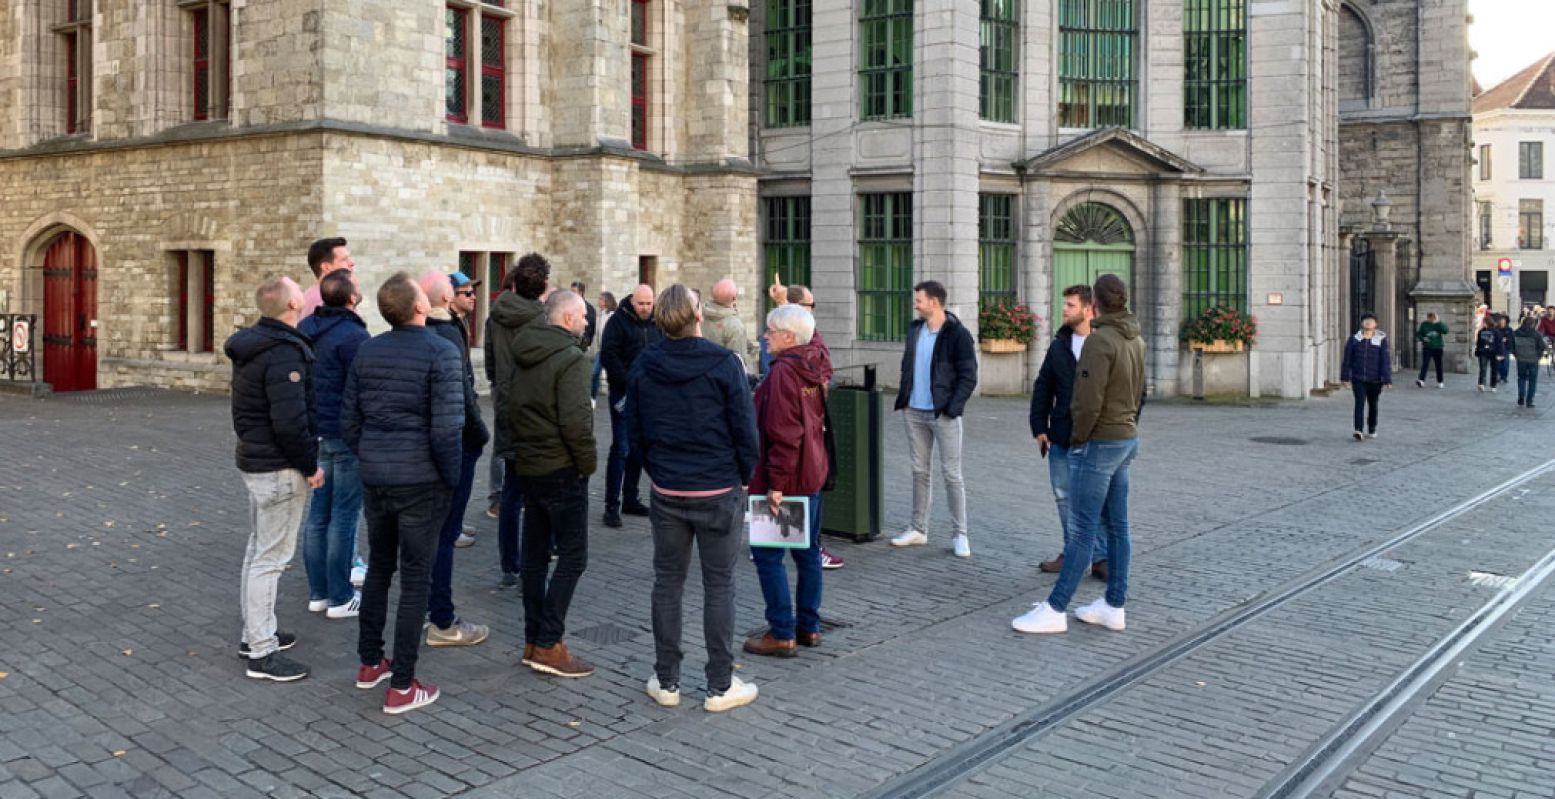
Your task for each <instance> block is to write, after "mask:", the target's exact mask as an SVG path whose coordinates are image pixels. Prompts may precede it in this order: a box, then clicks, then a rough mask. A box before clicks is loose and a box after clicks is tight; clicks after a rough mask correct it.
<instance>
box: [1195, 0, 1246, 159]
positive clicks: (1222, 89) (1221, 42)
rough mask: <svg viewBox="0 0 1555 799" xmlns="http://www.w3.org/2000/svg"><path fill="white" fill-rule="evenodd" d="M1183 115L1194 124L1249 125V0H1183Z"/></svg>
mask: <svg viewBox="0 0 1555 799" xmlns="http://www.w3.org/2000/svg"><path fill="white" fill-rule="evenodd" d="M1182 31H1183V49H1184V53H1183V116H1184V123H1185V124H1186V125H1187V126H1188V127H1190V128H1210V129H1215V130H1239V129H1242V128H1246V127H1247V0H1184V3H1183V13H1182Z"/></svg>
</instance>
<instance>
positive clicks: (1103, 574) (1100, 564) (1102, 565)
mask: <svg viewBox="0 0 1555 799" xmlns="http://www.w3.org/2000/svg"><path fill="white" fill-rule="evenodd" d="M1091 576H1092V577H1095V578H1096V579H1098V580H1106V579H1107V561H1105V560H1098V561H1096V562H1095V563H1092V564H1091Z"/></svg>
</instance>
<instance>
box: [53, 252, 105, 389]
mask: <svg viewBox="0 0 1555 799" xmlns="http://www.w3.org/2000/svg"><path fill="white" fill-rule="evenodd" d="M43 379H44V381H45V382H47V383H49V384H50V385H52V386H53V387H54V390H55V391H90V390H92V389H95V388H97V252H96V251H95V250H93V249H92V243H91V242H89V241H87V240H86V237H85V236H82V235H80V234H79V233H61V234H60V235H59V237H58V238H56V239H54V241H53V243H51V244H50V245H49V249H48V252H47V254H45V255H44V256H43Z"/></svg>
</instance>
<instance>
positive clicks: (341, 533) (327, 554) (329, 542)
mask: <svg viewBox="0 0 1555 799" xmlns="http://www.w3.org/2000/svg"><path fill="white" fill-rule="evenodd" d="M319 468H321V469H323V470H324V485H323V486H322V487H320V488H319V489H318V490H317V491H314V492H313V497H312V499H311V501H310V502H309V503H308V520H307V522H305V523H304V524H303V538H302V562H303V567H304V568H305V569H306V570H307V572H308V598H309V599H313V600H318V599H327V600H329V604H331V605H344V604H346V603H347V602H350V601H351V596H352V595H353V594H354V593H355V592H356V589H355V588H353V587H352V586H351V559H352V558H354V557H355V556H356V524H357V521H356V520H357V516H358V515H359V514H361V512H362V478H361V474H360V472H359V466H358V462H357V459H356V453H354V452H352V451H351V448H350V447H349V446H347V445H346V442H345V441H344V440H343V439H339V438H326V439H323V440H321V441H319Z"/></svg>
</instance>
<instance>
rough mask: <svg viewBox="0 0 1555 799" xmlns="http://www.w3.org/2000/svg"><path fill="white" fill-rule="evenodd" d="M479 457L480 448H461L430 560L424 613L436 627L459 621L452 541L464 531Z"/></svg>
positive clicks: (447, 625)
mask: <svg viewBox="0 0 1555 799" xmlns="http://www.w3.org/2000/svg"><path fill="white" fill-rule="evenodd" d="M480 459H481V451H480V450H479V449H469V448H466V449H465V450H464V462H463V463H461V464H460V465H459V487H458V488H455V489H454V492H453V500H452V501H451V502H450V503H449V505H448V515H447V516H446V517H444V519H443V529H442V530H441V531H440V532H439V533H438V536H437V560H435V561H433V563H432V588H431V592H430V593H428V594H427V612H428V613H429V614H430V615H431V617H432V623H433V624H436V625H437V626H439V627H449V626H451V625H452V624H453V623H454V622H456V621H458V620H459V616H458V614H456V613H455V612H454V541H456V540H458V538H459V534H460V533H462V532H464V509H465V507H466V506H468V505H469V504H470V492H471V491H472V490H473V489H474V488H475V464H476V463H477V462H478V461H480Z"/></svg>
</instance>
